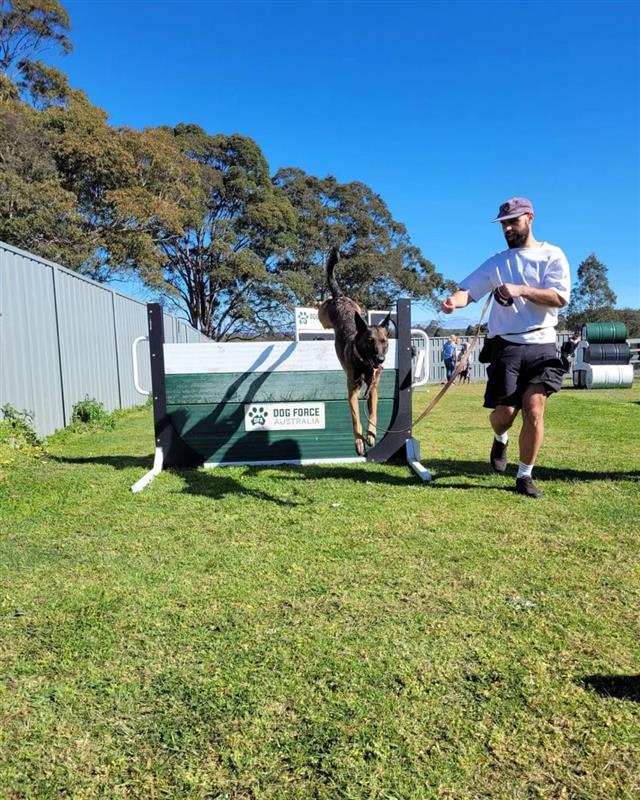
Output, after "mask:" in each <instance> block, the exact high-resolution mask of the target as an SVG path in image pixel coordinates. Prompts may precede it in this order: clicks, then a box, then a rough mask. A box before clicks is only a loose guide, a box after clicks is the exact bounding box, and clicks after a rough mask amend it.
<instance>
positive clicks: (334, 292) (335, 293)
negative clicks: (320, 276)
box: [327, 247, 342, 297]
mask: <svg viewBox="0 0 640 800" xmlns="http://www.w3.org/2000/svg"><path fill="white" fill-rule="evenodd" d="M339 260H340V251H339V250H338V248H337V247H332V248H331V252H330V253H329V258H328V259H327V284H328V285H329V289H330V290H331V296H332V297H340V296H341V295H342V292H341V291H340V287H339V286H338V282H337V281H336V279H335V278H334V276H333V270H334V267H335V265H336V264H337V263H338V261H339Z"/></svg>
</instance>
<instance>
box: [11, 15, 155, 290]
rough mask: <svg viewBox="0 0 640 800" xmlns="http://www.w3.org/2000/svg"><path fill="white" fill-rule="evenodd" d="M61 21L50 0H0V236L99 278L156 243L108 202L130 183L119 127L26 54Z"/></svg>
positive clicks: (52, 39) (41, 45) (50, 39)
mask: <svg viewBox="0 0 640 800" xmlns="http://www.w3.org/2000/svg"><path fill="white" fill-rule="evenodd" d="M68 30H69V18H68V16H67V14H66V11H64V9H63V8H62V6H61V5H60V4H59V3H58V2H56V0H30V1H29V2H27V1H26V0H14V2H6V1H4V2H0V238H2V239H3V240H5V241H7V242H9V243H11V244H14V245H16V246H18V247H22V248H24V249H27V250H30V251H33V252H35V253H37V254H39V255H41V256H44V257H46V258H50V259H52V260H55V261H58V262H60V263H62V264H64V265H65V266H68V267H70V268H72V269H77V270H80V271H82V272H83V273H85V274H88V275H89V276H90V277H93V278H95V279H97V280H106V279H108V278H109V277H110V276H111V274H112V272H113V271H114V270H115V269H123V268H125V267H126V266H127V265H129V264H132V263H135V262H136V260H137V259H139V258H145V257H153V256H154V255H155V251H154V247H153V242H152V240H151V239H150V237H149V236H148V235H147V236H145V235H142V234H141V232H140V229H139V226H137V225H136V226H131V225H129V224H128V220H126V219H124V218H123V217H124V215H123V214H122V213H121V212H120V210H119V208H118V205H117V203H118V201H120V200H123V199H125V198H126V195H127V191H129V192H135V191H136V190H137V187H136V179H137V172H136V164H135V162H134V160H133V159H132V157H131V155H130V154H129V152H128V150H127V148H126V146H125V145H124V143H123V141H122V139H123V137H122V136H121V134H120V132H119V131H117V130H116V129H114V128H112V127H110V126H109V125H108V124H107V117H106V114H105V113H104V112H103V111H102V110H101V109H99V108H97V107H95V106H93V105H92V104H91V103H90V102H89V100H88V99H87V97H86V95H85V94H84V93H83V92H81V91H79V90H77V89H73V88H71V87H70V86H69V84H68V81H67V78H66V76H65V75H64V74H63V73H61V72H60V71H59V70H56V69H53V68H51V67H48V66H46V65H45V64H44V63H42V62H41V61H39V60H36V59H35V56H36V55H37V54H39V53H40V52H42V51H43V50H46V49H47V48H51V47H56V48H61V49H62V50H63V52H65V53H67V52H69V51H70V50H71V43H70V41H69V39H68V37H67V35H66V34H67V32H68Z"/></svg>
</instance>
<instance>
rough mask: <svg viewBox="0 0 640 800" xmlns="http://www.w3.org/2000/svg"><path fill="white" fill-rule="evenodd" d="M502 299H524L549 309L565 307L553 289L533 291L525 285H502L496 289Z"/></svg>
mask: <svg viewBox="0 0 640 800" xmlns="http://www.w3.org/2000/svg"><path fill="white" fill-rule="evenodd" d="M498 288H499V290H500V291H501V293H502V295H503V297H511V298H513V297H524V299H525V300H530V301H531V302H532V303H536V304H537V305H539V306H549V307H550V308H563V307H564V306H566V305H567V302H566V300H564V299H563V298H562V297H560V295H559V294H558V293H557V292H556V290H555V289H535V288H534V287H533V286H527V284H526V283H503V284H502V286H499V287H498Z"/></svg>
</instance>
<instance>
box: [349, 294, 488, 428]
mask: <svg viewBox="0 0 640 800" xmlns="http://www.w3.org/2000/svg"><path fill="white" fill-rule="evenodd" d="M492 298H493V293H492V292H490V293H489V296H488V297H487V299H486V301H485V304H484V307H483V309H482V313H481V314H480V320H479V321H478V327H477V328H476V332H475V335H474V337H473V339H472V340H471V343H470V344H469V347H467V351H466V353H465V354H464V355H463V356H462V358H461V359H460V361H459V362H458V363H457V364H456V368H455V370H454V371H453V375H452V376H451V377H450V378H449V380H448V381H447V383H445V385H444V386H443V387H442V389H440V391H439V392H438V394H437V395H436V396H435V397H434V398H433V400H432V401H431V402H430V403H429V405H428V406H427V407H426V408H425V410H424V411H423V412H422V413H421V414H420V416H419V417H418V418H417V419H416V420H414V422H413V423H412V425H411V428H400V429H399V430H398V429H395V428H394V429H393V432H394V433H409V431H411V429H412V428H414V427H415V426H416V425H417V424H418V423H419V422H422V420H423V419H424V418H425V417H426V416H428V415H429V414H430V413H431V412H432V411H433V409H434V408H435V407H436V406H437V405H438V403H439V402H440V401H441V400H442V398H443V397H444V396H445V394H446V393H447V392H448V391H449V389H450V388H451V386H452V385H453V383H454V382H455V379H456V378H457V377H458V375H459V374H460V373H461V372H462V370H463V369H464V368H465V366H466V364H467V361H468V360H469V359H470V358H471V351H472V350H473V348H474V347H475V346H476V344H477V343H478V338H479V337H480V327H481V325H482V321H483V319H484V315H485V314H486V313H487V309H488V308H489V305H490V303H491V300H492ZM364 417H365V419H366V420H367V422H368V421H369V419H368V417H367V415H366V413H365V414H364ZM376 429H377V431H378V430H380V431H382V432H383V433H389V432H390V431H391V429H390V428H379V427H378V426H377V425H376Z"/></svg>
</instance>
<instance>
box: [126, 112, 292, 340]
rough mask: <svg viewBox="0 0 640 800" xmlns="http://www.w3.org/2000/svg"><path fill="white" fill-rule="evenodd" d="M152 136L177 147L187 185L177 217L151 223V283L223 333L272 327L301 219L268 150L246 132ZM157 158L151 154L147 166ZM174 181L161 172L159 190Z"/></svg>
mask: <svg viewBox="0 0 640 800" xmlns="http://www.w3.org/2000/svg"><path fill="white" fill-rule="evenodd" d="M147 135H148V136H149V137H152V136H153V137H155V143H156V144H157V141H158V140H159V139H160V138H162V139H163V141H164V142H165V143H167V144H171V146H173V147H174V149H175V152H176V154H177V155H176V159H175V162H174V164H175V165H178V166H176V169H177V171H178V173H179V175H180V180H181V182H182V185H183V186H184V187H185V191H183V193H182V197H181V198H179V199H177V198H172V202H175V203H177V206H178V208H179V211H178V214H177V215H176V216H174V217H165V218H160V217H157V216H156V217H155V218H153V219H149V220H148V223H147V230H149V231H150V232H151V234H152V236H153V239H154V241H155V243H156V247H157V252H158V259H157V263H156V266H155V267H153V268H151V269H145V270H143V272H142V274H143V275H144V278H145V280H146V281H147V283H149V284H150V285H152V286H155V287H157V288H159V289H161V290H163V291H164V292H167V293H169V295H170V296H171V297H173V298H174V299H175V300H176V301H177V302H178V303H179V305H181V306H182V307H186V309H187V312H188V316H189V321H190V322H191V324H192V325H194V326H195V327H198V328H199V329H200V330H201V331H203V332H204V333H205V334H207V335H208V336H211V337H212V338H214V339H226V338H230V337H233V336H238V335H242V336H251V335H257V334H258V333H260V332H263V331H264V330H267V331H268V330H272V329H273V328H274V326H275V324H276V322H277V320H278V318H279V315H280V311H281V309H282V303H283V301H284V299H285V298H284V296H283V294H282V291H281V289H280V288H279V286H278V285H277V283H276V282H275V281H274V278H273V272H272V267H273V263H274V261H275V260H276V259H277V258H278V257H279V255H280V254H282V253H283V252H284V250H285V249H286V247H287V246H288V245H289V243H290V239H291V231H292V230H293V229H294V228H295V225H296V215H295V212H294V210H293V208H292V206H291V204H290V202H289V201H288V200H287V198H286V196H285V195H284V193H283V192H282V191H281V190H280V189H279V188H278V187H274V186H273V185H272V183H271V180H270V176H269V167H268V164H267V162H266V160H265V158H264V156H263V154H262V152H261V150H260V148H259V147H258V145H257V144H256V143H255V142H254V141H253V140H252V139H250V138H248V137H246V136H240V135H238V134H234V135H231V136H226V135H223V134H218V135H210V134H208V133H206V131H204V130H203V129H202V128H200V127H199V126H197V125H184V124H181V125H178V126H176V127H175V128H173V129H171V128H163V129H159V130H157V131H155V132H153V133H151V132H148V134H147ZM143 160H145V159H143ZM152 161H153V156H152V153H151V151H149V152H148V156H147V158H146V163H151V162H152ZM167 177H168V176H167V175H166V174H165V175H163V176H159V178H158V181H157V185H156V186H155V189H154V196H156V197H157V196H158V194H159V193H161V192H162V190H163V187H166V188H167V189H169V188H171V187H172V186H173V185H174V179H173V178H172V179H171V180H170V182H169V184H168V185H167ZM187 187H188V188H187Z"/></svg>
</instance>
